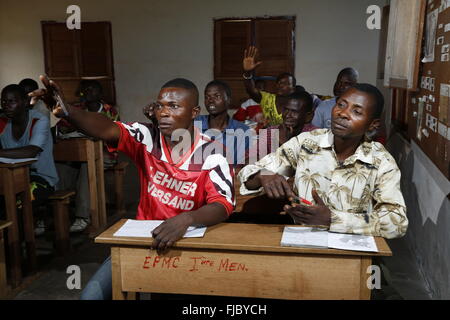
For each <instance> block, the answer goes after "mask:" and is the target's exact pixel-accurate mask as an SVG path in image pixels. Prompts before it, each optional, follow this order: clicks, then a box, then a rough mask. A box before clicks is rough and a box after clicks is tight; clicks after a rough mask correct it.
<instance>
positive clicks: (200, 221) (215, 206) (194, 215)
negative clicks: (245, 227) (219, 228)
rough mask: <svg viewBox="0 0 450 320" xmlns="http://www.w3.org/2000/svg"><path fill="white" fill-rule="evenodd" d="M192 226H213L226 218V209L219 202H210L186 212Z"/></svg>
mask: <svg viewBox="0 0 450 320" xmlns="http://www.w3.org/2000/svg"><path fill="white" fill-rule="evenodd" d="M187 214H189V217H190V219H191V223H190V225H193V226H200V225H201V226H213V225H215V224H218V223H220V222H223V221H225V220H226V219H227V218H228V214H227V211H226V209H225V207H224V206H223V205H221V204H220V203H210V204H207V205H206V206H203V207H201V208H200V209H198V210H195V211H192V212H189V213H187Z"/></svg>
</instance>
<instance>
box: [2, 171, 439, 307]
mask: <svg viewBox="0 0 450 320" xmlns="http://www.w3.org/2000/svg"><path fill="white" fill-rule="evenodd" d="M125 180H126V181H125V190H127V192H126V193H125V194H126V197H127V198H126V199H125V200H126V203H127V217H129V218H133V217H134V216H135V212H136V208H137V204H138V197H136V195H139V185H137V184H136V183H135V181H138V180H137V170H136V168H135V167H134V166H133V165H130V166H129V170H128V173H127V176H126V179H125ZM107 185H108V183H107ZM107 194H108V190H107ZM132 195H135V196H134V197H133V196H132ZM108 220H109V221H108V222H109V224H112V223H114V221H111V219H110V218H109V219H108ZM71 241H72V247H73V252H72V253H71V254H70V255H68V256H66V257H63V258H61V257H59V258H57V257H55V256H54V255H53V248H52V242H51V236H47V237H39V238H38V239H37V249H38V252H37V253H38V263H39V268H40V269H39V272H38V273H37V274H36V275H34V276H29V277H28V278H27V279H26V281H25V282H24V285H22V286H21V287H20V288H18V289H17V290H15V291H14V292H12V293H11V296H10V297H9V298H11V299H17V300H76V299H78V298H79V295H80V292H81V290H77V289H73V290H70V289H68V287H67V283H66V282H67V279H68V277H69V276H70V274H68V273H67V268H68V267H69V266H71V265H77V266H79V267H80V270H81V288H83V287H84V286H85V284H86V283H87V282H88V280H89V279H90V277H91V276H92V275H93V274H94V273H95V271H96V270H97V268H98V267H99V266H100V265H101V263H102V262H103V261H104V260H105V258H106V257H107V256H108V255H109V247H108V246H107V245H102V244H95V243H94V242H93V239H89V237H88V236H87V235H86V234H83V233H81V234H74V235H72V236H71ZM388 243H389V246H390V247H391V249H392V251H393V253H394V255H393V257H388V258H383V259H381V260H380V261H376V262H375V263H376V264H379V265H380V266H381V269H382V271H383V281H382V288H381V290H374V291H373V292H372V299H374V300H399V299H430V294H429V292H428V291H427V290H426V285H425V282H424V280H423V277H422V276H421V274H420V272H419V271H418V270H419V268H418V266H417V265H416V263H415V260H414V255H413V254H412V253H411V252H410V251H409V249H408V247H407V245H406V242H405V241H404V240H402V239H397V240H391V241H389V242H388ZM168 297H169V298H179V296H168ZM149 298H150V295H143V296H142V297H141V299H143V300H146V299H149ZM191 298H192V297H191Z"/></svg>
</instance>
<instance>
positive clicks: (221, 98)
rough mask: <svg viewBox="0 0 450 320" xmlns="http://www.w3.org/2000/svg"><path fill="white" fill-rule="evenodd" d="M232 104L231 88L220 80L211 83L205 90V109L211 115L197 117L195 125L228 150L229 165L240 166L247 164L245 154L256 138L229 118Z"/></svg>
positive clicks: (246, 128)
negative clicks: (229, 109)
mask: <svg viewBox="0 0 450 320" xmlns="http://www.w3.org/2000/svg"><path fill="white" fill-rule="evenodd" d="M230 104H231V89H230V87H229V86H228V85H227V84H226V83H225V82H222V81H219V80H214V81H211V82H210V83H208V84H207V85H206V88H205V107H206V110H207V111H208V113H209V114H208V115H202V116H199V117H197V118H196V119H195V122H194V124H195V126H196V127H197V128H199V129H200V130H201V131H202V133H204V134H206V135H207V136H209V137H210V138H211V139H213V140H217V141H219V142H221V143H222V144H223V145H224V146H225V148H227V149H228V150H227V159H228V161H229V163H230V164H233V165H234V166H238V165H243V164H244V163H245V162H244V159H245V154H246V152H247V151H248V149H249V148H250V146H251V145H252V144H253V138H254V137H253V136H252V135H251V132H250V131H249V130H250V128H249V127H248V126H246V125H245V124H243V123H242V122H240V121H236V120H234V119H231V118H230V117H229V115H228V108H229V107H230ZM227 130H228V132H227ZM230 131H231V132H232V133H234V135H233V134H230ZM247 131H248V132H247ZM246 133H247V134H248V135H246Z"/></svg>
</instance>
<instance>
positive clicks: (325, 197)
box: [239, 84, 408, 238]
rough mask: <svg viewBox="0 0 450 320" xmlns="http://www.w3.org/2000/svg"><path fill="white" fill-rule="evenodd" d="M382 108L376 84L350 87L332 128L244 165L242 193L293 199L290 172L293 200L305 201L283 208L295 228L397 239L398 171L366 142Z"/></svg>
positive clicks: (400, 224)
mask: <svg viewBox="0 0 450 320" xmlns="http://www.w3.org/2000/svg"><path fill="white" fill-rule="evenodd" d="M383 105H384V98H383V95H382V94H381V92H380V91H379V90H378V89H377V88H375V87H374V86H371V85H368V84H358V85H355V86H353V87H352V88H350V89H348V90H347V91H345V93H343V94H342V95H341V97H340V98H339V99H338V101H337V104H336V106H335V107H334V108H333V113H332V124H331V130H329V129H320V130H315V131H311V132H307V133H302V134H300V135H299V136H297V137H295V138H292V139H291V140H289V141H288V142H286V143H285V144H284V145H282V146H281V147H280V148H279V149H278V150H277V151H276V152H275V153H272V154H269V155H267V156H266V157H265V158H263V159H262V160H260V161H259V162H257V163H255V164H254V165H248V166H246V167H244V168H243V169H242V170H241V172H240V173H239V177H240V180H241V190H240V191H241V194H252V193H258V192H260V191H262V190H263V189H264V191H265V192H266V194H267V195H268V196H269V197H271V198H278V199H279V198H290V197H295V195H294V192H293V191H292V189H291V186H290V185H289V184H288V183H287V182H286V179H285V177H284V176H292V175H294V173H295V192H296V193H297V195H298V200H299V201H300V202H309V203H311V205H304V204H298V205H296V206H289V205H288V206H287V207H285V210H286V211H287V213H289V214H290V215H291V216H292V217H293V219H294V221H295V223H298V224H303V225H315V226H317V225H320V226H327V227H328V228H329V230H330V231H333V232H340V233H354V234H364V235H373V236H382V237H385V238H397V237H401V236H403V235H404V234H405V232H406V229H407V226H408V219H407V217H406V207H405V203H404V200H403V195H402V193H401V190H400V170H399V169H398V167H397V164H396V163H395V160H394V158H393V157H392V156H391V155H390V154H389V153H388V152H387V151H386V149H385V148H384V147H383V146H382V145H381V144H380V143H377V142H371V141H369V139H367V138H366V137H369V136H371V133H372V132H373V131H376V130H377V129H378V127H379V126H380V119H379V117H380V115H381V113H382V109H383ZM302 200H303V201H302Z"/></svg>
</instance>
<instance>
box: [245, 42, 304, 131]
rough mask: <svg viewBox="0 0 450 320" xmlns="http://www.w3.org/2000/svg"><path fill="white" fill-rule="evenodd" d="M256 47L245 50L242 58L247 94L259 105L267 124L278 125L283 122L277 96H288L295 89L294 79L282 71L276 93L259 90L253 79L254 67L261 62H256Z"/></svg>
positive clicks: (278, 78)
mask: <svg viewBox="0 0 450 320" xmlns="http://www.w3.org/2000/svg"><path fill="white" fill-rule="evenodd" d="M257 54H258V49H257V48H255V47H250V48H248V50H245V53H244V60H243V62H242V64H243V68H244V84H245V89H246V90H247V93H248V94H249V96H250V97H251V98H252V99H253V100H255V101H256V102H257V103H259V104H260V105H261V108H262V111H263V114H264V117H265V120H266V122H267V124H268V125H269V126H275V125H279V124H281V123H282V122H283V117H282V115H281V114H282V111H283V110H282V108H281V107H280V105H279V104H278V103H277V100H278V99H279V97H282V96H288V95H290V94H291V93H293V92H294V91H295V85H296V80H295V77H294V76H293V75H292V74H290V73H282V74H280V75H279V76H278V77H277V93H276V94H273V93H268V92H265V91H262V90H259V89H258V88H257V87H256V85H255V81H254V80H253V73H254V71H255V69H256V68H257V67H258V66H259V65H260V64H261V63H262V61H259V62H256V56H257Z"/></svg>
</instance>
